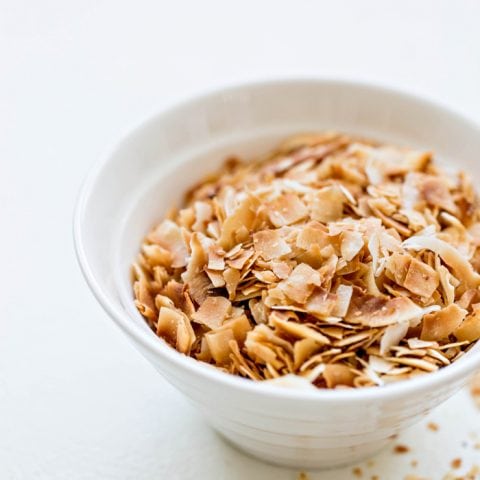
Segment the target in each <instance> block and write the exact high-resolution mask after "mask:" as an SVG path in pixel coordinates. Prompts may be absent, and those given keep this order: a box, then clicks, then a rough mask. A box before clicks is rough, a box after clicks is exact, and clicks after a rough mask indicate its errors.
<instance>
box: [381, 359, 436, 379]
mask: <svg viewBox="0 0 480 480" xmlns="http://www.w3.org/2000/svg"><path fill="white" fill-rule="evenodd" d="M387 359H388V360H391V361H395V363H399V364H400V365H408V366H410V367H415V368H419V369H420V370H425V371H426V372H434V371H435V370H438V366H437V365H434V364H433V363H431V362H428V361H426V360H422V359H420V358H405V357H401V358H398V357H394V358H392V357H388V358H387ZM390 375H391V373H390Z"/></svg>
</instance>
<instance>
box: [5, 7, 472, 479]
mask: <svg viewBox="0 0 480 480" xmlns="http://www.w3.org/2000/svg"><path fill="white" fill-rule="evenodd" d="M478 18H480V4H479V3H478V2H476V1H457V2H450V1H438V0H437V1H434V0H429V1H426V0H425V1H423V2H421V3H420V2H417V1H404V2H401V3H397V4H395V5H394V4H389V5H386V4H385V2H382V1H368V0H367V1H363V2H356V1H352V2H346V1H343V2H328V3H327V2H318V1H307V0H306V1H304V2H294V1H291V2H290V1H289V2H284V1H278V0H277V1H269V0H267V1H263V2H253V1H243V2H236V3H235V5H233V3H232V2H221V1H209V0H204V1H202V2H193V1H192V2H184V1H176V2H147V1H137V2H114V1H111V0H108V1H103V2H99V1H93V0H84V1H82V2H80V1H78V2H61V1H59V0H53V1H52V0H51V1H44V2H33V1H26V0H24V1H16V2H14V1H13V0H12V1H9V2H7V1H5V0H0V71H1V82H0V131H1V132H2V133H1V135H0V166H1V168H0V172H1V173H0V222H1V223H0V225H1V226H0V233H1V234H0V265H1V266H2V274H1V276H0V292H1V293H0V331H1V334H0V478H2V480H3V479H22V480H23V479H37V478H38V479H40V480H43V479H65V478H68V479H70V480H77V479H152V478H162V479H163V478H169V479H187V480H189V479H195V480H198V479H226V478H228V479H243V478H249V479H252V480H257V479H266V480H269V479H272V480H273V479H280V480H283V479H285V480H286V479H296V478H297V476H298V472H295V471H291V470H282V469H279V468H276V467H272V466H268V465H265V464H262V463H260V462H257V461H256V460H253V459H250V458H248V457H246V456H244V455H243V454H241V453H238V452H237V451H236V450H234V449H232V448H231V447H229V446H227V445H226V444H224V443H223V442H222V441H221V440H220V439H219V438H218V437H217V436H216V435H215V434H214V433H212V431H211V430H210V429H209V428H208V427H206V426H205V424H204V423H203V421H202V419H201V418H200V417H199V415H198V414H197V413H196V411H195V410H193V409H192V408H191V407H190V406H189V405H188V404H187V403H186V401H185V400H184V399H183V397H182V396H181V395H180V394H178V393H177V392H176V391H175V390H173V388H172V387H170V386H169V385H168V384H167V383H166V382H164V381H163V380H162V379H161V377H159V375H158V374H157V373H156V372H155V371H154V370H153V369H152V368H151V367H150V366H149V365H148V364H147V363H146V361H144V360H143V359H142V358H141V357H140V356H139V355H138V354H137V353H136V352H135V351H134V350H133V349H132V348H131V347H130V346H129V344H128V343H127V340H126V339H124V338H123V337H122V335H121V334H120V332H118V331H117V330H116V329H115V327H114V326H113V324H112V323H111V322H110V321H109V320H108V319H107V317H106V315H105V314H104V313H103V312H102V310H101V309H100V307H99V306H98V305H97V304H96V302H95V301H94V299H93V297H92V296H91V294H90V293H89V292H88V290H87V287H86V285H85V284H84V281H83V279H82V278H81V276H80V273H79V269H78V268H77V266H76V262H75V259H74V256H73V247H72V241H71V214H72V208H73V203H74V200H75V197H76V192H77V190H78V187H79V185H80V182H81V180H82V178H83V177H84V175H85V173H86V172H87V170H88V169H89V167H90V166H91V164H92V163H93V161H94V160H95V159H96V158H97V157H98V156H99V155H100V153H101V152H102V151H103V150H104V149H105V147H106V146H108V145H110V144H111V143H113V142H114V141H115V140H116V139H117V138H118V137H119V136H120V135H121V133H123V131H124V130H125V128H126V127H129V126H130V125H132V124H134V123H136V122H137V121H138V120H140V119H142V118H144V117H145V116H147V115H149V114H150V113H152V112H154V111H156V110H158V109H159V108H162V107H163V106H164V105H167V104H171V103H172V102H175V101H176V100H178V99H181V98H183V97H185V96H187V95H189V94H193V93H196V92H198V91H201V90H204V89H205V88H210V87H214V86H216V85H222V84H225V83H231V82H235V81H238V80H244V79H251V78H267V77H269V76H270V75H272V74H274V75H280V74H286V75H295V74H307V75H308V74H316V75H328V76H342V77H346V78H360V79H364V80H373V81H376V82H381V83H387V84H390V85H392V86H400V87H403V88H405V89H408V90H411V91H413V92H417V93H420V94H424V95H427V96H428V97H431V98H434V99H438V100H441V101H443V102H444V103H448V104H449V105H451V106H453V107H455V108H457V109H458V110H460V111H463V112H464V113H466V114H467V115H469V116H470V117H472V118H474V119H476V120H477V121H480V96H479V95H478V85H479V84H480V47H479V46H480V31H479V29H478ZM432 419H433V420H434V421H436V422H437V423H438V424H439V425H440V430H439V431H438V432H436V433H435V432H431V431H430V430H428V429H427V428H426V423H427V422H428V421H430V420H432ZM432 419H426V420H425V422H423V423H422V424H420V425H418V426H417V427H414V428H413V429H411V430H410V431H409V432H407V433H406V434H405V435H404V437H403V438H401V439H399V442H401V443H405V444H408V445H409V446H410V447H411V449H412V451H411V452H410V453H408V454H406V455H393V454H392V453H391V452H384V453H383V454H381V455H380V456H378V457H377V458H375V459H374V462H375V463H374V466H372V467H368V466H367V465H366V464H363V465H361V466H360V467H361V468H362V471H363V478H370V476H371V475H373V474H377V475H379V476H380V478H381V479H392V480H395V479H402V478H403V477H404V476H405V475H406V474H407V473H413V472H417V473H418V474H423V475H426V476H430V477H431V478H433V479H437V478H442V476H443V474H445V473H446V472H448V471H449V462H450V461H451V460H452V459H453V458H455V457H461V458H462V459H463V463H464V466H465V468H466V469H468V468H469V467H470V466H471V465H472V464H474V463H477V464H480V450H475V449H474V448H473V445H474V444H475V443H476V442H478V441H480V413H479V412H478V410H476V409H475V408H474V407H473V405H472V403H471V400H470V398H469V396H468V394H467V393H466V392H462V393H461V394H459V395H457V396H456V397H455V398H453V399H451V400H450V401H449V402H447V403H446V404H445V405H444V406H442V407H441V408H440V409H439V410H437V411H436V412H435V414H434V415H433V417H432ZM475 435H476V437H477V438H476V439H475V438H474V437H475ZM412 459H415V460H418V462H419V464H418V466H417V467H416V468H414V467H412V466H411V465H410V461H411V460H412ZM309 476H310V478H311V479H312V480H315V479H317V478H322V479H324V480H330V479H343V478H345V479H349V478H355V476H354V475H353V473H352V468H347V469H344V470H338V471H331V472H327V473H322V474H318V473H312V474H310V475H309Z"/></svg>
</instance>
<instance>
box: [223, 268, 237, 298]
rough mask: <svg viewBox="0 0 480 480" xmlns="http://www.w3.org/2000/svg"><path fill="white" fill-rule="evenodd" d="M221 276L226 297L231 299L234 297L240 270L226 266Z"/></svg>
mask: <svg viewBox="0 0 480 480" xmlns="http://www.w3.org/2000/svg"><path fill="white" fill-rule="evenodd" d="M223 278H224V279H225V285H226V287H227V291H228V297H229V298H230V300H233V299H234V298H235V293H236V291H237V286H238V283H239V282H240V272H239V271H238V270H236V269H235V268H227V269H226V270H225V271H224V272H223Z"/></svg>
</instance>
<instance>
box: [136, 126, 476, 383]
mask: <svg viewBox="0 0 480 480" xmlns="http://www.w3.org/2000/svg"><path fill="white" fill-rule="evenodd" d="M285 148H286V149H280V150H277V151H276V152H274V153H273V154H272V155H270V156H268V158H266V159H265V160H261V161H259V162H253V163H250V164H246V163H243V162H242V161H240V160H238V159H235V160H229V161H227V162H226V164H225V167H224V169H223V170H222V171H221V172H217V173H215V174H213V175H210V176H209V177H208V178H207V179H206V180H205V181H204V182H201V183H199V184H198V185H196V186H195V187H194V188H192V189H191V190H190V191H189V192H188V194H187V196H186V200H185V204H184V205H183V206H182V208H181V209H180V210H176V209H172V210H171V211H170V212H169V213H168V215H166V217H165V220H164V221H163V222H162V223H161V224H160V225H159V226H158V227H156V228H155V229H154V230H153V231H152V232H151V233H150V234H149V235H148V237H147V238H146V239H145V241H144V242H143V244H142V247H141V252H140V254H139V255H138V258H137V262H136V263H135V264H134V265H133V267H132V270H133V275H132V277H133V291H134V295H135V304H136V306H137V308H138V310H139V311H140V313H141V314H142V315H143V316H144V317H145V319H146V320H147V322H148V324H149V325H150V327H151V328H152V329H153V330H154V331H156V332H157V334H158V335H159V336H161V337H163V338H164V339H165V340H166V341H167V342H169V343H170V344H171V345H172V346H173V347H175V348H176V349H177V350H179V351H180V352H182V353H185V354H187V355H191V356H192V357H194V358H197V359H198V360H201V361H204V362H207V363H210V364H213V365H216V366H217V367H218V368H219V369H221V370H222V371H224V372H228V373H230V374H235V375H241V376H243V377H246V378H249V379H252V380H268V379H271V380H270V381H272V382H277V381H279V382H281V381H282V380H283V379H285V378H288V379H291V380H292V382H296V383H297V385H302V386H301V387H299V388H352V387H354V388H362V387H366V386H375V385H379V386H381V385H385V384H389V383H392V382H394V381H400V380H404V379H408V378H412V377H414V376H417V375H421V374H426V373H428V372H430V371H434V370H436V369H438V368H442V367H443V366H446V365H449V364H450V363H451V362H454V361H456V360H458V359H459V358H461V357H462V356H463V355H464V354H465V353H466V352H467V351H468V349H469V348H471V346H472V344H473V342H475V341H476V340H479V339H480V320H479V318H480V315H479V314H478V311H480V307H479V305H478V304H477V303H476V302H479V301H480V294H479V293H478V292H479V287H480V274H479V273H478V270H480V248H479V247H480V202H479V201H478V199H477V197H476V194H475V191H474V189H473V186H472V182H471V181H469V180H468V179H467V177H466V176H465V175H464V174H459V175H456V174H455V175H451V174H449V173H448V172H447V171H446V170H442V169H439V168H437V167H435V165H434V164H433V157H432V154H431V153H429V152H417V151H413V150H409V149H405V148H397V147H392V146H386V145H380V144H378V143H375V142H369V141H366V140H364V139H356V138H351V137H348V136H345V135H340V134H320V135H316V134H314V135H307V136H303V137H298V138H297V139H296V140H295V141H293V142H291V143H290V144H289V145H287V146H286V147H285ZM190 319H191V320H192V321H193V322H195V331H194V330H193V328H192V325H191V324H190ZM196 337H197V338H196ZM419 337H420V338H419ZM455 340H458V341H455ZM332 345H333V346H332ZM295 374H298V376H297V375H295Z"/></svg>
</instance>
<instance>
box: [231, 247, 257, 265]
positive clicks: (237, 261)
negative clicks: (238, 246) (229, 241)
mask: <svg viewBox="0 0 480 480" xmlns="http://www.w3.org/2000/svg"><path fill="white" fill-rule="evenodd" d="M252 255H253V249H252V248H247V249H245V250H241V251H240V252H239V253H238V254H237V255H235V258H229V259H228V260H227V264H228V266H229V267H232V268H236V269H237V270H241V269H242V268H244V267H245V264H246V263H247V262H248V260H249V259H250V258H251V257H252Z"/></svg>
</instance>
